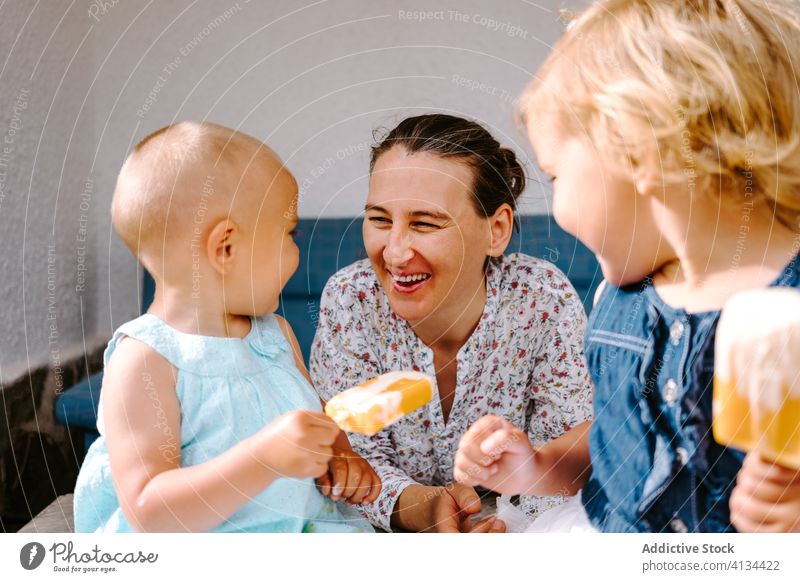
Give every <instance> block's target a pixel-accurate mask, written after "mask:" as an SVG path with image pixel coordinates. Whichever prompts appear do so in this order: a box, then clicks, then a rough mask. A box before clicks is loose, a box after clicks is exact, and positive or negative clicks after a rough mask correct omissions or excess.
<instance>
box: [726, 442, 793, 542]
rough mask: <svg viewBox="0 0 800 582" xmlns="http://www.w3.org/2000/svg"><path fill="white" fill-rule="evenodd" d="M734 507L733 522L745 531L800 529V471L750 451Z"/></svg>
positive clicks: (738, 482)
mask: <svg viewBox="0 0 800 582" xmlns="http://www.w3.org/2000/svg"><path fill="white" fill-rule="evenodd" d="M730 508H731V522H732V523H733V525H734V526H735V527H736V529H737V530H739V531H741V532H800V471H795V470H794V469H788V468H786V467H782V466H780V465H775V464H774V463H770V462H769V461H765V460H764V459H762V458H761V455H759V454H758V453H749V454H748V455H747V457H745V460H744V464H743V465H742V469H741V470H740V471H739V476H738V478H737V479H736V487H735V488H734V489H733V492H732V493H731V499H730Z"/></svg>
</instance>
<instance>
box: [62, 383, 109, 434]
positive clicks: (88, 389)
mask: <svg viewBox="0 0 800 582" xmlns="http://www.w3.org/2000/svg"><path fill="white" fill-rule="evenodd" d="M102 382H103V372H98V373H97V374H94V375H93V376H89V377H88V378H86V379H85V380H83V381H82V382H79V383H77V384H75V386H73V387H72V388H70V389H69V390H65V391H64V392H63V393H62V394H61V395H60V396H59V397H58V398H57V399H56V420H57V421H58V422H59V423H60V424H63V425H65V426H69V427H76V428H82V429H85V430H88V431H92V432H95V433H96V432H97V431H96V426H97V404H98V402H99V401H100V384H102Z"/></svg>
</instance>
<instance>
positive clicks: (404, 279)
mask: <svg viewBox="0 0 800 582" xmlns="http://www.w3.org/2000/svg"><path fill="white" fill-rule="evenodd" d="M429 277H430V274H429V273H418V274H416V275H406V276H404V277H399V276H397V275H395V274H392V279H394V280H395V281H397V282H398V283H416V282H418V281H424V280H425V279H427V278H429Z"/></svg>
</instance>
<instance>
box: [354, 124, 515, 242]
mask: <svg viewBox="0 0 800 582" xmlns="http://www.w3.org/2000/svg"><path fill="white" fill-rule="evenodd" d="M395 146H401V147H403V148H404V149H405V150H406V151H408V152H409V153H412V154H413V153H417V152H430V153H433V154H436V155H438V156H441V157H443V158H453V159H455V160H457V161H459V162H462V163H464V164H466V165H467V166H469V167H471V168H472V169H473V170H474V174H475V183H474V184H473V187H472V200H473V204H474V205H475V210H476V211H477V212H478V214H479V215H482V216H492V215H493V214H494V213H495V211H497V209H498V208H499V207H500V205H501V204H503V203H505V204H508V205H509V206H510V207H511V208H512V209H513V210H514V211H516V209H517V198H518V197H519V195H520V194H522V191H523V190H524V189H525V172H524V171H523V169H522V166H520V164H519V162H518V161H517V156H516V155H515V154H514V152H513V151H512V150H510V149H508V148H504V147H502V146H501V145H500V143H499V142H498V141H497V140H496V139H495V138H493V137H492V134H490V133H489V132H488V131H487V130H486V129H485V128H484V127H483V126H481V125H479V124H477V123H475V122H474V121H470V120H468V119H463V118H461V117H455V116H453V115H443V114H439V113H437V114H430V115H419V116H417V117H409V118H408V119H404V120H403V121H401V122H400V124H399V125H398V126H397V127H395V128H394V129H393V130H391V131H390V132H389V133H387V134H386V136H384V137H383V138H382V139H380V140H379V141H378V143H376V144H375V145H374V146H372V157H371V159H370V163H369V171H370V173H372V170H373V169H374V168H375V163H376V162H377V161H378V158H379V157H381V155H383V154H385V153H386V152H388V151H389V150H390V149H392V148H393V147H395ZM514 226H515V227H516V222H515V225H514Z"/></svg>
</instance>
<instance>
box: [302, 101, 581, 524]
mask: <svg viewBox="0 0 800 582" xmlns="http://www.w3.org/2000/svg"><path fill="white" fill-rule="evenodd" d="M524 187H525V176H524V172H523V170H522V168H521V166H520V164H519V163H518V161H517V159H516V156H515V155H514V153H513V152H512V151H511V150H510V149H507V148H503V147H502V146H501V145H500V144H499V143H498V142H497V140H495V139H494V138H493V137H492V136H491V134H489V132H488V131H486V129H484V128H483V127H481V126H480V125H478V124H476V123H474V122H472V121H468V120H466V119H461V118H458V117H452V116H449V115H424V116H419V117H412V118H409V119H406V120H404V121H403V122H401V123H400V124H399V125H398V126H397V127H396V128H394V129H393V130H392V131H390V132H389V133H388V134H387V135H386V137H385V138H384V139H383V140H382V141H381V142H380V143H379V144H377V145H376V146H375V147H373V152H372V162H371V180H370V188H369V195H368V198H367V202H366V206H365V214H364V225H363V234H364V246H365V247H366V251H367V254H368V256H369V259H368V260H364V261H359V262H356V263H354V264H352V265H350V266H349V267H346V268H344V269H342V270H341V271H339V272H338V273H336V274H335V275H334V276H333V277H332V278H331V279H330V281H329V282H328V284H327V286H326V288H325V291H324V292H323V297H322V305H321V309H320V320H319V327H318V329H317V336H316V339H315V341H314V346H313V348H312V353H311V374H312V376H313V378H314V383H315V385H316V386H317V389H318V390H319V392H320V393H321V395H322V397H323V398H324V399H325V400H329V399H330V398H331V397H333V396H334V395H335V394H337V393H338V392H340V391H341V390H344V389H346V388H349V387H350V386H353V385H355V384H359V383H362V382H364V381H366V380H368V379H370V378H372V377H374V376H377V375H379V374H382V373H385V372H389V371H395V370H398V371H399V370H416V371H422V372H424V373H426V374H429V375H430V376H434V377H435V378H436V391H435V394H434V398H433V401H432V402H431V403H430V404H428V405H427V406H425V407H424V408H422V409H420V410H419V411H418V412H415V413H412V414H410V415H408V416H407V417H405V418H404V419H402V420H400V421H398V422H397V423H395V424H393V425H392V426H390V427H388V428H387V429H385V430H383V431H381V432H380V433H378V434H376V435H374V436H372V437H364V436H359V435H354V434H353V435H350V440H351V442H352V444H353V446H354V448H356V450H358V451H359V452H360V454H362V456H364V457H365V458H366V459H368V460H369V461H370V463H371V464H372V465H373V467H374V468H375V470H376V471H377V472H378V473H379V475H380V476H381V479H382V481H383V489H382V491H381V495H380V497H379V498H378V500H377V501H376V502H375V503H373V504H371V505H367V506H364V510H365V512H366V514H367V516H368V517H369V518H370V520H371V521H372V522H373V523H374V524H375V525H378V526H379V527H382V528H384V529H390V527H395V528H401V529H407V530H416V531H420V530H428V531H490V530H491V531H503V530H504V528H505V526H504V524H503V523H501V522H499V521H497V522H496V521H494V520H492V519H489V520H484V521H481V522H478V523H476V524H471V523H470V518H469V516H470V515H473V514H475V513H477V512H478V511H479V510H480V498H479V496H478V494H477V493H476V491H475V490H474V489H472V488H471V487H468V486H466V485H463V484H454V483H453V460H454V456H455V453H456V450H457V448H458V443H459V440H460V438H461V436H462V435H463V434H464V433H465V432H466V430H467V429H468V428H469V426H470V425H471V424H472V423H474V422H475V421H476V420H478V419H479V418H481V417H483V416H484V415H486V414H489V413H494V414H497V415H499V416H503V417H504V418H507V419H508V420H510V421H511V422H512V423H514V424H515V425H516V426H517V427H519V428H520V429H522V430H524V431H525V432H526V433H527V435H528V437H529V438H530V440H531V441H532V442H534V443H537V444H540V445H544V444H545V443H548V442H550V441H554V440H556V441H557V440H559V437H562V435H564V433H566V432H567V431H570V429H572V428H573V427H576V426H577V425H581V424H583V423H585V422H586V421H587V420H588V419H589V418H590V416H591V385H590V381H589V379H588V376H587V373H586V365H585V359H584V355H583V349H582V345H583V329H584V325H585V314H584V311H583V306H582V304H581V302H580V299H579V298H578V295H577V294H576V293H575V290H574V289H573V288H572V286H571V285H570V283H569V281H567V279H566V277H565V276H564V275H563V274H562V273H561V272H560V271H558V269H556V268H555V267H554V266H553V265H551V264H550V263H547V262H545V261H542V260H540V259H536V258H533V257H529V256H526V255H522V254H513V255H510V256H505V255H504V252H505V250H506V247H507V246H508V243H509V240H510V238H511V234H512V231H513V228H514V212H515V209H516V200H517V198H518V197H519V195H520V194H521V193H522V191H523V189H524ZM577 434H583V433H582V431H575V432H573V433H572V435H570V437H569V438H571V439H572V440H575V441H576V442H575V443H572V444H571V446H577V447H585V445H586V443H585V439H583V438H576V437H575V435H577ZM562 438H564V437H562ZM587 458H588V454H587ZM556 472H557V471H556ZM544 473H545V474H548V473H550V474H553V472H551V471H548V470H547V468H545V470H544ZM579 487H580V483H572V482H569V483H560V484H558V485H552V484H551V485H550V486H547V487H543V488H540V489H539V490H537V494H538V495H543V496H534V495H529V496H526V497H524V498H522V501H521V505H522V507H523V509H524V510H526V511H527V513H528V514H529V515H531V516H534V515H536V514H538V513H539V512H540V511H542V510H543V509H546V508H548V507H550V506H552V505H554V504H556V503H558V502H559V501H560V499H561V497H560V496H563V495H565V494H572V493H574V492H575V490H576V489H577V488H579Z"/></svg>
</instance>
